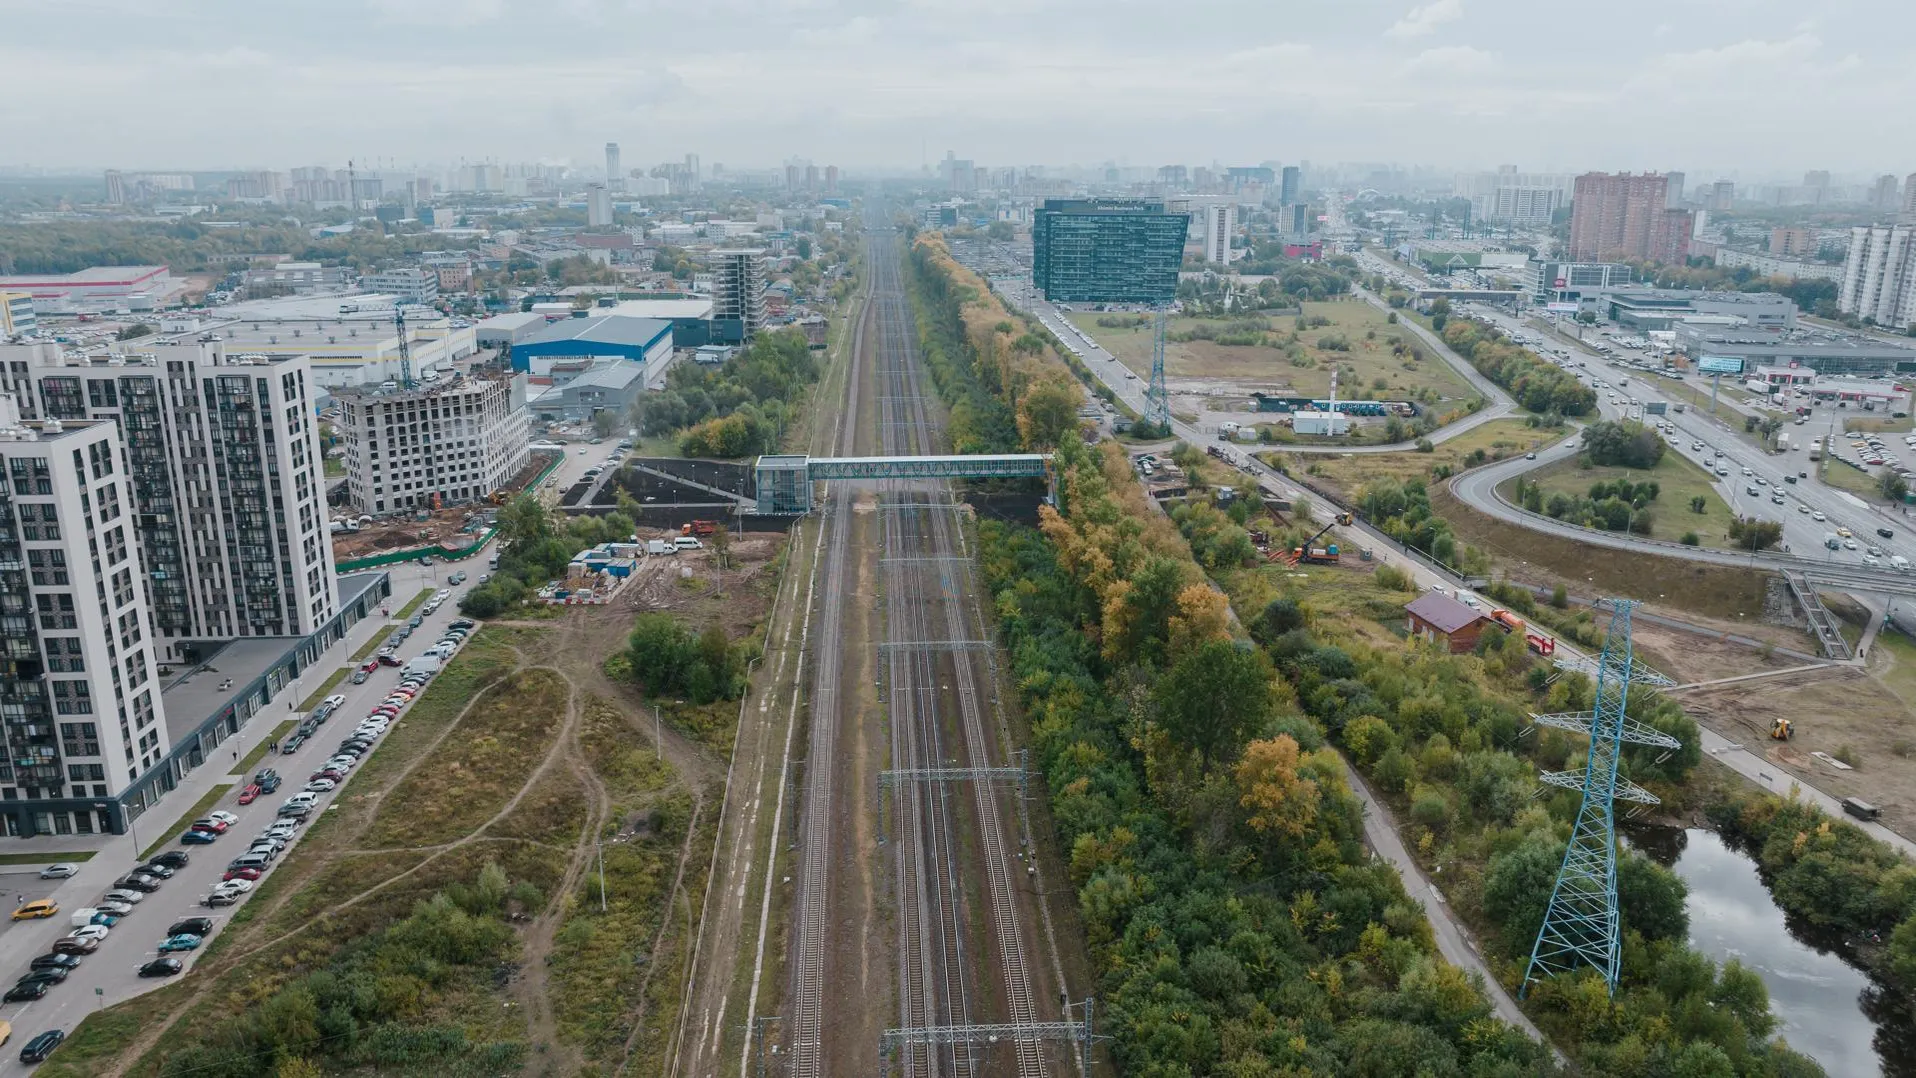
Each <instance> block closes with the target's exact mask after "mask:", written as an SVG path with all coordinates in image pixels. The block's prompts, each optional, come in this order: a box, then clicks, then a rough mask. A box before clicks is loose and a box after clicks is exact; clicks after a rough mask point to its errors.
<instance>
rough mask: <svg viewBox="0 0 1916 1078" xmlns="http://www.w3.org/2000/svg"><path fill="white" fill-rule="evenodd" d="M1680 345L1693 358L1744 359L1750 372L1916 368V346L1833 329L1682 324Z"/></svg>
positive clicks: (1879, 372) (1882, 372) (1827, 372)
mask: <svg viewBox="0 0 1916 1078" xmlns="http://www.w3.org/2000/svg"><path fill="white" fill-rule="evenodd" d="M1676 346H1677V348H1678V349H1680V350H1681V351H1682V352H1684V353H1685V354H1686V355H1688V356H1690V358H1691V359H1693V360H1701V359H1703V358H1704V357H1706V356H1714V357H1722V358H1728V359H1740V360H1742V361H1743V367H1744V369H1745V370H1751V369H1754V368H1757V367H1789V366H1792V365H1794V366H1796V367H1800V368H1806V369H1809V370H1813V371H1815V372H1816V373H1817V374H1818V375H1819V376H1820V375H1860V376H1874V375H1894V374H1905V373H1909V372H1912V371H1916V348H1902V347H1898V346H1897V345H1893V344H1885V343H1883V342H1881V341H1876V340H1872V339H1870V338H1867V337H1857V336H1854V335H1851V334H1845V333H1835V332H1831V331H1828V330H1815V331H1801V330H1799V331H1797V332H1793V333H1777V332H1765V331H1762V330H1753V329H1734V328H1726V327H1722V326H1713V325H1697V324H1685V323H1679V324H1678V325H1677V327H1676Z"/></svg>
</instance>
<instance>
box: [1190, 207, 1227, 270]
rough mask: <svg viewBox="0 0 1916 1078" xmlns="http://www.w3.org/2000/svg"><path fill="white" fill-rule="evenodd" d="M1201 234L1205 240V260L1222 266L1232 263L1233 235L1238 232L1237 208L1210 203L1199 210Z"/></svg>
mask: <svg viewBox="0 0 1916 1078" xmlns="http://www.w3.org/2000/svg"><path fill="white" fill-rule="evenodd" d="M1197 215H1198V224H1199V229H1198V231H1199V234H1200V235H1201V236H1202V237H1203V239H1204V260H1205V261H1206V262H1214V263H1216V264H1218V265H1220V266H1224V265H1229V264H1230V261H1231V233H1233V232H1235V231H1237V207H1236V206H1235V205H1233V204H1231V203H1228V202H1226V203H1210V204H1207V205H1203V206H1199V207H1198V209H1197Z"/></svg>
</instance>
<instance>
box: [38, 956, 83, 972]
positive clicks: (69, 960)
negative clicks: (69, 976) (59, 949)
mask: <svg viewBox="0 0 1916 1078" xmlns="http://www.w3.org/2000/svg"><path fill="white" fill-rule="evenodd" d="M27 968H28V969H79V968H80V956H79V955H75V954H43V955H41V956H40V957H38V958H36V959H34V960H33V961H32V962H29V963H28V964H27Z"/></svg>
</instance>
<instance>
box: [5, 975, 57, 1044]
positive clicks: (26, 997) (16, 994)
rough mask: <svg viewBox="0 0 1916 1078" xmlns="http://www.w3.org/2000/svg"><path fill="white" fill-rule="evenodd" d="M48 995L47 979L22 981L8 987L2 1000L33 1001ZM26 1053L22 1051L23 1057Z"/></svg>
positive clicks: (13, 1001) (9, 1001)
mask: <svg viewBox="0 0 1916 1078" xmlns="http://www.w3.org/2000/svg"><path fill="white" fill-rule="evenodd" d="M46 997H47V983H46V982H45V981H22V982H21V983H19V984H16V985H14V986H13V987H12V988H9V989H7V994H6V995H4V996H0V1002H5V1003H32V1002H33V1001H34V1000H36V999H45V998H46ZM25 1055H26V1053H25V1052H22V1053H21V1056H22V1057H24V1056H25Z"/></svg>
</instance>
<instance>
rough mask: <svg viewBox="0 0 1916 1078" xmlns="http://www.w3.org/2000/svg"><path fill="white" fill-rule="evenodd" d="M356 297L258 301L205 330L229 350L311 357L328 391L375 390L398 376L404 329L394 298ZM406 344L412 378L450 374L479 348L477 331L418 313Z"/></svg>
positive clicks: (410, 319) (409, 319)
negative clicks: (364, 306) (366, 300)
mask: <svg viewBox="0 0 1916 1078" xmlns="http://www.w3.org/2000/svg"><path fill="white" fill-rule="evenodd" d="M353 299H354V297H351V296H347V297H325V298H319V299H277V300H261V301H257V302H254V303H247V304H242V305H239V306H236V307H233V308H230V309H229V310H230V312H231V314H232V315H234V316H235V317H234V318H233V320H232V321H229V322H223V323H216V324H214V325H212V326H210V327H208V334H207V335H208V336H214V337H218V338H219V339H220V340H221V341H223V342H224V343H225V345H226V350H227V351H229V352H263V353H265V354H267V355H274V356H285V355H305V356H309V357H311V361H312V369H313V379H314V380H315V381H316V382H318V383H319V384H320V385H322V386H326V387H328V388H350V387H353V386H360V385H378V384H379V383H381V382H388V381H392V380H394V379H397V378H399V377H400V369H399V368H400V357H399V326H398V325H397V324H396V323H395V322H394V320H393V311H392V308H391V305H390V302H389V301H380V300H374V301H372V303H371V304H369V309H368V310H364V311H360V310H354V311H351V312H349V313H344V314H341V313H326V312H327V310H328V309H329V308H330V310H331V311H333V312H338V311H340V310H342V309H344V308H349V307H356V306H358V304H355V303H353V302H351V301H352V300H353ZM342 300H344V301H345V302H342ZM406 347H407V352H408V355H409V358H410V359H411V361H412V368H413V373H414V375H415V376H420V375H427V374H428V373H429V372H432V373H437V372H443V371H449V370H450V369H451V367H452V364H453V362H454V361H455V360H460V359H464V358H466V357H467V356H470V355H472V354H473V352H475V351H476V350H477V349H478V344H477V341H476V338H475V336H474V334H473V330H472V327H470V326H467V327H463V328H460V327H455V326H453V324H452V320H451V319H449V318H447V317H446V316H445V315H442V314H440V313H438V312H437V311H432V310H420V309H418V308H413V309H410V310H408V311H407V314H406Z"/></svg>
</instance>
